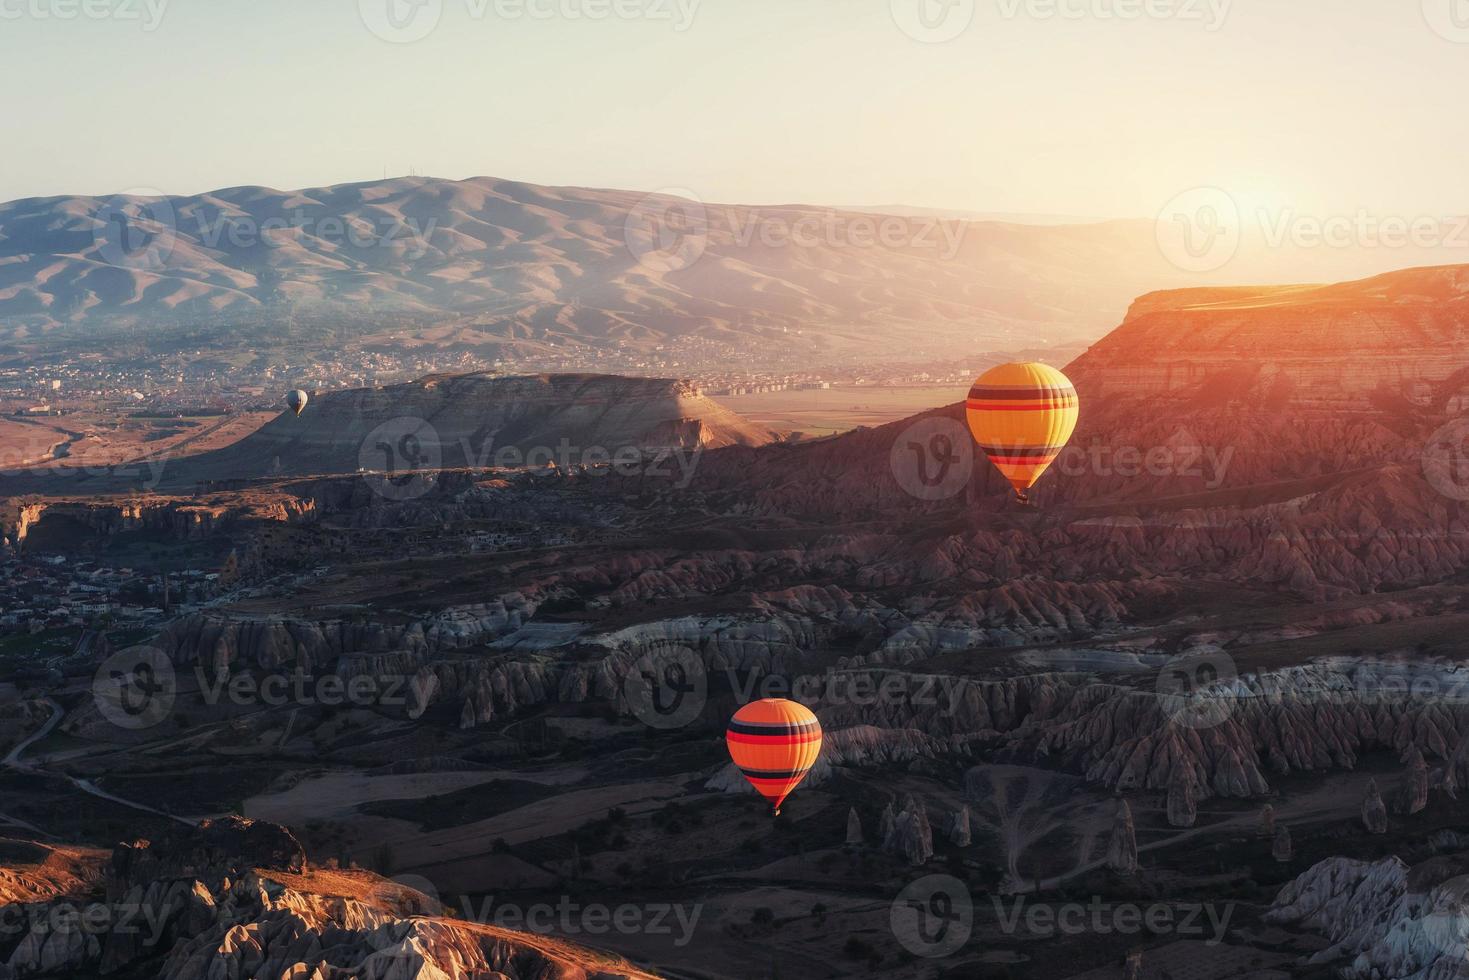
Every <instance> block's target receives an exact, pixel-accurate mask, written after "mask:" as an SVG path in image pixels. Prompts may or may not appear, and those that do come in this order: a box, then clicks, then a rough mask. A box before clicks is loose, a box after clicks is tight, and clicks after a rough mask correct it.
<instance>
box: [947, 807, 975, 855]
mask: <svg viewBox="0 0 1469 980" xmlns="http://www.w3.org/2000/svg"><path fill="white" fill-rule="evenodd" d="M949 839H950V840H951V841H953V842H954V846H955V847H968V846H970V844H972V843H973V842H974V838H973V836H972V835H971V833H970V830H969V807H968V806H961V807H960V808H959V812H958V813H956V814H954V820H953V823H952V824H950V826H949Z"/></svg>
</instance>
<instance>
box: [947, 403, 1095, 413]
mask: <svg viewBox="0 0 1469 980" xmlns="http://www.w3.org/2000/svg"><path fill="white" fill-rule="evenodd" d="M964 407H965V408H968V410H970V411H1056V410H1058V408H1075V407H1077V403H1074V401H1027V403H1012V404H1002V403H996V401H967V403H965V404H964Z"/></svg>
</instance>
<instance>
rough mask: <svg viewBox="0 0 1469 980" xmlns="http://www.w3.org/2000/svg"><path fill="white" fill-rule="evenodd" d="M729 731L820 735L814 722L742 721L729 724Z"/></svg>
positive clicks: (819, 727)
mask: <svg viewBox="0 0 1469 980" xmlns="http://www.w3.org/2000/svg"><path fill="white" fill-rule="evenodd" d="M729 730H730V731H732V732H737V733H739V734H741V735H807V734H810V733H813V732H814V733H816V734H817V735H820V734H821V723H820V722H816V721H798V722H784V721H768V722H767V721H742V720H740V719H738V718H737V719H735V720H734V721H732V722H730V723H729Z"/></svg>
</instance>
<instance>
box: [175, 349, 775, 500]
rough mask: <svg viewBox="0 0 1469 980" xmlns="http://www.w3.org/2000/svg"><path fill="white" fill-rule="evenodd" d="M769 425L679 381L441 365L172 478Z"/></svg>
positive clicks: (592, 448) (726, 432)
mask: <svg viewBox="0 0 1469 980" xmlns="http://www.w3.org/2000/svg"><path fill="white" fill-rule="evenodd" d="M771 439H772V436H771V434H770V433H769V432H768V431H767V430H765V429H762V428H760V427H759V426H756V425H753V424H751V423H750V422H747V421H746V420H744V419H742V418H740V417H739V416H738V415H735V414H734V413H733V412H730V411H729V410H728V409H725V408H723V407H722V406H720V405H719V404H717V403H716V402H714V401H712V400H711V399H709V398H706V397H704V396H703V395H701V394H699V393H698V392H697V391H696V390H695V389H693V388H692V387H690V386H689V385H688V384H686V383H684V382H680V381H672V380H663V379H656V378H623V377H613V376H608V375H571V374H555V375H536V376H532V377H513V378H511V377H495V376H491V375H480V374H468V375H436V376H431V377H427V378H422V379H420V380H418V381H414V382H411V383H408V384H401V385H393V386H390V387H386V388H360V389H355V390H350V391H337V392H329V393H326V394H323V395H320V396H319V397H316V398H314V399H313V401H312V402H311V403H310V404H309V405H308V406H307V408H306V410H305V412H304V413H303V414H302V415H301V417H300V418H296V417H295V416H293V415H291V414H290V413H289V412H285V413H282V414H281V415H280V416H279V417H278V418H276V419H274V420H273V421H271V422H268V423H266V425H264V426H263V427H261V428H260V429H259V430H258V431H256V432H254V433H252V434H251V435H249V436H247V437H246V438H244V439H242V440H241V441H240V442H238V443H236V444H234V445H232V446H229V447H227V448H225V449H221V450H216V451H214V452H209V453H203V454H200V455H198V456H191V457H186V458H184V459H181V460H178V461H176V462H175V463H173V464H172V465H171V466H169V467H168V468H167V470H166V471H165V473H164V477H163V479H164V481H165V482H166V483H169V484H177V483H178V482H180V481H184V482H196V481H200V480H229V479H261V478H266V477H271V476H297V475H303V474H331V473H352V474H355V473H357V472H359V471H362V470H368V471H371V472H403V471H406V470H412V469H438V468H440V467H444V468H451V469H452V468H473V469H480V470H484V469H488V468H490V467H501V468H512V467H516V466H521V465H527V466H537V465H538V466H540V467H543V468H544V467H546V466H547V465H548V464H550V463H551V462H552V461H556V462H558V463H559V464H560V465H563V466H565V465H566V464H567V462H568V458H569V462H570V464H571V465H573V466H576V465H579V464H582V463H583V462H587V463H595V462H598V461H600V462H601V463H603V464H605V463H606V462H607V461H608V460H609V459H611V458H613V457H615V456H616V455H617V454H618V452H619V451H623V452H627V451H629V450H638V449H645V448H646V449H666V448H677V449H681V450H687V451H693V450H702V449H712V448H717V447H719V446H730V445H739V446H760V445H764V444H765V443H767V442H770V441H771Z"/></svg>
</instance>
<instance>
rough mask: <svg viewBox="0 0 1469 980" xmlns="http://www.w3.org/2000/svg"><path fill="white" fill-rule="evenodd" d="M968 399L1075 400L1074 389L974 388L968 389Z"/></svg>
mask: <svg viewBox="0 0 1469 980" xmlns="http://www.w3.org/2000/svg"><path fill="white" fill-rule="evenodd" d="M969 397H970V398H994V399H997V400H999V401H1024V400H1027V399H1040V398H1054V399H1058V400H1060V399H1066V398H1075V397H1076V389H1075V388H1019V387H1017V388H996V387H993V386H986V387H983V388H981V387H979V386H977V385H976V386H975V387H973V388H970V389H969Z"/></svg>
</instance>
